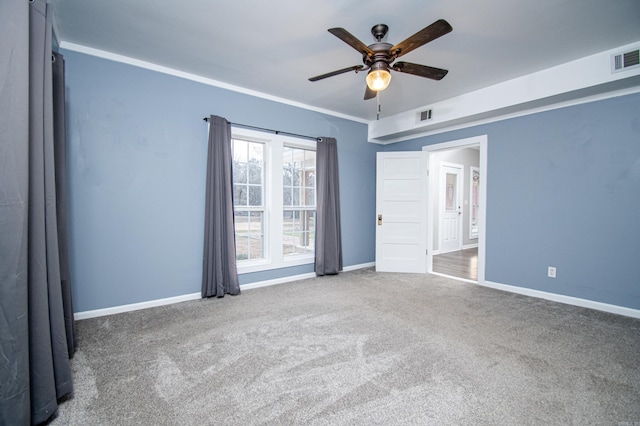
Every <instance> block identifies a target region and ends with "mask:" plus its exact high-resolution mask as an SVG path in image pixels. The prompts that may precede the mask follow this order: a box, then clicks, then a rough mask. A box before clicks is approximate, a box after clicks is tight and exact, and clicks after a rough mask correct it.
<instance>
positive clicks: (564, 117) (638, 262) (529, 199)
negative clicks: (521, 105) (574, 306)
mask: <svg viewBox="0 0 640 426" xmlns="http://www.w3.org/2000/svg"><path fill="white" fill-rule="evenodd" d="M483 134H486V135H488V166H487V168H488V170H487V171H486V173H483V176H487V217H486V227H487V228H486V270H485V278H486V280H487V281H492V282H496V283H501V284H509V285H513V286H520V287H526V288H531V289H535V290H541V291H545V292H552V293H558V294H562V295H568V296H573V297H578V298H583V299H588V300H593V301H598V302H603V303H609V304H614V305H619V306H625V307H629V308H634V309H640V249H639V248H638V243H639V242H640V94H633V95H627V96H624V97H618V98H611V99H608V100H603V101H598V102H592V103H588V104H582V105H576V106H572V107H567V108H562V109H557V110H552V111H546V112H542V113H537V114H532V115H527V116H523V117H518V118H513V119H509V120H503V121H499V122H495V123H491V124H486V125H482V126H476V127H471V128H467V129H463V130H459V131H452V132H447V133H442V134H438V135H434V136H430V137H424V138H419V139H414V140H411V141H406V142H401V143H397V144H392V145H388V146H386V147H385V148H384V149H385V150H386V151H403V150H420V149H421V147H422V146H424V145H429V144H435V143H441V142H446V141H451V140H456V139H462V138H467V137H471V136H476V135H483ZM548 266H556V267H557V274H558V275H557V278H556V279H551V278H547V267H548Z"/></svg>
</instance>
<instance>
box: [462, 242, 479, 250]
mask: <svg viewBox="0 0 640 426" xmlns="http://www.w3.org/2000/svg"><path fill="white" fill-rule="evenodd" d="M472 248H478V243H473V244H467V245H463V246H462V250H467V249H472Z"/></svg>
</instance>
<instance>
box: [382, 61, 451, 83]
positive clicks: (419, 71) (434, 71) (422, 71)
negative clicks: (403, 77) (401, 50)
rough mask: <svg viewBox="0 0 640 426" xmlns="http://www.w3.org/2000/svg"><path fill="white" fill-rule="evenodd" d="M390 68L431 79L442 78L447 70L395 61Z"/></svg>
mask: <svg viewBox="0 0 640 426" xmlns="http://www.w3.org/2000/svg"><path fill="white" fill-rule="evenodd" d="M392 69H393V70H395V71H400V72H404V73H407V74H413V75H417V76H418V77H426V78H430V79H432V80H442V79H443V78H444V76H445V75H447V73H448V72H449V71H448V70H443V69H442V68H434V67H428V66H426V65H418V64H412V63H410V62H396V63H395V64H393V66H392Z"/></svg>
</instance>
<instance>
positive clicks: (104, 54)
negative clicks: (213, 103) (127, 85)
mask: <svg viewBox="0 0 640 426" xmlns="http://www.w3.org/2000/svg"><path fill="white" fill-rule="evenodd" d="M59 42H60V48H61V49H66V50H72V51H74V52H78V53H84V54H86V55H91V56H96V57H98V58H102V59H107V60H110V61H114V62H120V63H123V64H128V65H132V66H134V67H139V68H144V69H148V70H151V71H156V72H159V73H163V74H168V75H172V76H174V77H179V78H184V79H186V80H191V81H195V82H198V83H202V84H206V85H208V86H214V87H219V88H221V89H226V90H231V91H233V92H238V93H242V94H245V95H249V96H255V97H256V98H262V99H267V100H270V101H274V102H279V103H281V104H285V105H291V106H294V107H297V108H302V109H306V110H309V111H314V112H319V113H321V114H327V115H331V116H334V117H338V118H344V119H346V120H350V121H355V122H358V123H363V124H369V123H370V121H369V120H365V119H363V118H360V117H354V116H352V115H347V114H343V113H340V112H336V111H331V110H328V109H324V108H318V107H314V106H312V105H308V104H304V103H301V102H296V101H292V100H289V99H285V98H281V97H278V96H273V95H269V94H267V93H262V92H258V91H256V90H251V89H246V88H244V87H240V86H236V85H234V84H229V83H224V82H222V81H218V80H214V79H211V78H207V77H202V76H199V75H196V74H191V73H188V72H184V71H179V70H176V69H173V68H169V67H165V66H162V65H157V64H154V63H151V62H146V61H141V60H139V59H135V58H131V57H129V56H124V55H119V54H117V53H112V52H108V51H105V50H100V49H94V48H93V47H88V46H83V45H81V44H76V43H70V42H68V41H61V40H59Z"/></svg>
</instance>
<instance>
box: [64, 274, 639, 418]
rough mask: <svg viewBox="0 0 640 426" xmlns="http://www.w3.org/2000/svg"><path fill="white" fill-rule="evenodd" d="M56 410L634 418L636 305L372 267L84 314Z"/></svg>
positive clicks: (69, 414)
mask: <svg viewBox="0 0 640 426" xmlns="http://www.w3.org/2000/svg"><path fill="white" fill-rule="evenodd" d="M78 339H79V345H80V346H79V350H78V352H77V354H76V356H75V358H74V359H73V362H72V368H73V374H74V380H75V397H74V398H73V399H71V400H69V401H67V402H65V403H64V404H63V405H61V407H60V412H59V416H58V418H57V419H56V420H54V422H53V424H54V425H133V424H136V425H206V424H211V425H213V424H215V425H227V424H228V425H258V424H278V425H280V424H285V425H297V424H305V425H353V424H363V425H376V424H378V425H391V424H416V425H418V424H419V425H422V424H438V425H440V424H456V425H458V424H491V425H528V424H545V425H547V424H563V425H564V424H575V425H585V424H610V425H638V424H640V358H639V357H640V320H637V319H632V318H626V317H621V316H616V315H612V314H607V313H602V312H598V311H592V310H588V309H583V308H578V307H573V306H568V305H562V304H558V303H553V302H549V301H545V300H541V299H534V298H528V297H525V296H520V295H515V294H511V293H505V292H500V291H497V290H492V289H488V288H483V287H480V286H477V285H473V284H466V283H461V282H457V281H453V280H449V279H446V278H442V277H436V276H429V275H415V274H407V275H404V274H385V273H376V272H374V271H373V270H371V269H366V270H359V271H354V272H347V273H343V274H340V275H339V276H332V277H324V278H316V279H309V280H305V281H300V282H295V283H288V284H281V285H277V286H272V287H265V288H260V289H254V290H248V291H245V292H243V294H242V295H240V296H236V297H231V296H227V297H225V298H223V299H207V300H198V301H191V302H184V303H179V304H175V305H171V306H164V307H159V308H152V309H147V310H143V311H137V312H130V313H125V314H119V315H113V316H109V317H102V318H94V319H88V320H83V321H79V322H78Z"/></svg>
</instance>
